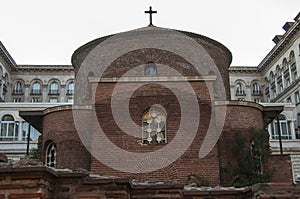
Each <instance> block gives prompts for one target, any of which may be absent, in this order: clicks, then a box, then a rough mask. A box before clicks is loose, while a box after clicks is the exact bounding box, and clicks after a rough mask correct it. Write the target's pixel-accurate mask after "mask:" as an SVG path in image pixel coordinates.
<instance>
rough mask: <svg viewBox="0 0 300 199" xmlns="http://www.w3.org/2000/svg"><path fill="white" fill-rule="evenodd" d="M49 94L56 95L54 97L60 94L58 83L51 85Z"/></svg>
mask: <svg viewBox="0 0 300 199" xmlns="http://www.w3.org/2000/svg"><path fill="white" fill-rule="evenodd" d="M49 94H54V95H57V94H59V90H58V83H56V82H52V83H51V84H50V89H49Z"/></svg>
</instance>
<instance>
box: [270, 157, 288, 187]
mask: <svg viewBox="0 0 300 199" xmlns="http://www.w3.org/2000/svg"><path fill="white" fill-rule="evenodd" d="M266 165H267V169H268V170H269V171H271V173H272V182H280V183H284V182H285V183H291V182H292V179H293V176H292V164H291V157H290V156H289V155H272V156H271V157H270V158H269V159H268V162H267V164H266Z"/></svg>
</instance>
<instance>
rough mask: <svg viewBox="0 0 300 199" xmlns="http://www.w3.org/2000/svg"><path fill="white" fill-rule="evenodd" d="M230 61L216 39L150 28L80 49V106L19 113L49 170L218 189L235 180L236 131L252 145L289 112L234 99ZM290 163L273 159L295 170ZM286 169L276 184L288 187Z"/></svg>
mask: <svg viewBox="0 0 300 199" xmlns="http://www.w3.org/2000/svg"><path fill="white" fill-rule="evenodd" d="M231 59H232V55H231V52H230V51H229V50H228V49H227V48H226V47H225V46H224V45H222V44H221V43H219V42H217V41H215V40H213V39H210V38H208V37H205V36H202V35H199V34H195V33H190V32H185V31H177V30H172V29H166V28H159V27H156V26H154V25H152V22H151V23H150V25H149V26H148V27H144V28H140V29H136V30H132V31H128V32H125V33H118V34H115V35H109V36H105V37H101V38H98V39H95V40H93V41H91V42H89V43H87V44H85V45H83V46H81V47H80V48H78V49H77V50H76V51H75V52H74V54H73V56H72V65H73V67H74V69H75V74H76V76H75V77H76V82H75V101H74V105H73V106H70V105H66V106H57V107H54V108H49V109H46V110H44V111H42V112H40V111H26V112H22V113H21V115H22V117H23V118H24V119H25V120H27V121H28V122H30V123H31V124H32V125H34V126H35V127H36V128H37V129H39V130H40V132H42V135H41V136H40V140H39V148H38V152H39V158H40V160H41V161H42V162H43V163H44V164H45V166H47V167H50V169H51V168H53V169H54V170H59V169H70V170H76V171H77V172H78V169H80V170H82V171H86V172H89V173H94V174H98V175H100V176H101V175H103V176H114V177H116V178H122V179H124V178H126V179H136V180H139V181H163V182H178V183H180V184H187V183H188V180H187V179H188V176H190V175H191V174H195V175H197V176H200V177H201V178H203V179H206V180H207V181H208V183H209V184H210V185H211V186H216V185H223V186H225V185H229V184H230V183H231V182H232V177H233V176H231V174H228V172H225V171H224V170H225V168H234V167H235V166H237V165H238V163H239V159H238V157H236V156H235V155H234V154H233V152H232V148H233V146H234V142H235V136H236V134H239V135H240V136H241V137H243V138H244V139H245V147H246V148H250V147H251V143H252V138H253V134H254V131H255V130H253V129H263V128H264V118H265V119H266V118H272V117H275V115H276V114H278V113H280V111H281V110H282V107H263V106H261V105H259V104H256V103H251V102H240V101H230V91H229V90H230V87H229V77H228V67H229V66H230V64H231ZM281 160H283V161H281ZM285 160H286V159H284V158H282V159H280V158H278V157H270V159H269V161H270V162H269V163H270V164H272V161H273V162H277V164H276V165H280V164H281V163H282V164H286V165H284V166H285V168H290V166H289V165H288V162H287V161H285ZM276 165H274V167H276ZM261 166H262V169H261V172H264V171H265V170H266V169H268V167H267V166H266V165H263V164H262V165H261ZM47 167H46V168H47ZM282 168H283V167H282ZM75 173H76V172H75ZM286 173H289V171H287V172H285V171H283V170H281V175H276V176H275V178H274V179H273V180H274V181H280V182H283V181H285V182H290V180H291V176H290V174H286ZM69 175H70V176H71V174H69ZM74 175H75V174H74ZM57 176H59V175H57ZM286 176H288V177H286ZM75 177H78V176H75ZM75 177H74V176H73V178H75ZM64 183H66V184H68V183H72V182H71V181H61V182H60V185H62V184H64ZM93 183H97V182H93ZM93 183H92V184H93ZM64 185H65V184H64ZM57 186H58V185H57ZM58 190H60V189H58ZM85 191H86V190H85Z"/></svg>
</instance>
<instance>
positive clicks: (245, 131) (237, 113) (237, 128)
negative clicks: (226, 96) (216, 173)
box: [218, 102, 263, 185]
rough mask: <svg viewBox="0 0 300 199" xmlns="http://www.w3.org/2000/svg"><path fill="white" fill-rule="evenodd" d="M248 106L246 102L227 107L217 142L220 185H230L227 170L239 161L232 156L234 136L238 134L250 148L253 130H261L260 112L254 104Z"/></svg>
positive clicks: (230, 180)
mask: <svg viewBox="0 0 300 199" xmlns="http://www.w3.org/2000/svg"><path fill="white" fill-rule="evenodd" d="M242 104H244V106H242ZM249 105H251V104H248V106H247V102H246V103H245V102H232V103H231V105H228V106H227V114H226V120H225V126H224V129H223V132H222V135H221V137H220V139H219V141H218V151H219V161H220V168H221V175H220V178H221V184H222V185H230V183H231V182H232V178H233V176H232V175H231V174H230V173H228V171H227V170H228V169H229V170H230V169H232V168H234V167H236V165H237V161H239V160H237V159H236V157H234V156H233V154H232V147H233V145H234V141H235V139H234V137H235V134H236V133H239V134H240V135H241V136H242V137H243V138H245V139H246V144H247V143H248V145H249V148H250V142H251V140H250V138H251V137H252V134H253V128H256V129H261V128H263V118H262V112H261V110H260V109H259V108H256V107H254V106H253V105H254V104H252V106H249Z"/></svg>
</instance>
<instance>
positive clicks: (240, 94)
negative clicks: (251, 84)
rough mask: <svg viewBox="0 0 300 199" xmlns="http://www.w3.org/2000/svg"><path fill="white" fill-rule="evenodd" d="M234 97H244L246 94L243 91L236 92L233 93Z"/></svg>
mask: <svg viewBox="0 0 300 199" xmlns="http://www.w3.org/2000/svg"><path fill="white" fill-rule="evenodd" d="M235 95H238V96H244V95H246V94H245V91H244V90H237V91H236V92H235Z"/></svg>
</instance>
